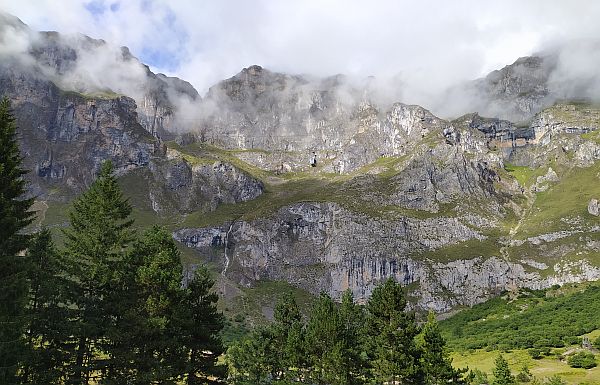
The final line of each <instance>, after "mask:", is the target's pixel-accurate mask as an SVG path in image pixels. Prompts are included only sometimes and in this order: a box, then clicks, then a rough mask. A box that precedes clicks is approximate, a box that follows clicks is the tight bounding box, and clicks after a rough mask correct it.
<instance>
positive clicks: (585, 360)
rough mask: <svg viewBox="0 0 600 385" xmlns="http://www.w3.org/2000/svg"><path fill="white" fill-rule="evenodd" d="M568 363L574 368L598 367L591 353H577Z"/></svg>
mask: <svg viewBox="0 0 600 385" xmlns="http://www.w3.org/2000/svg"><path fill="white" fill-rule="evenodd" d="M567 362H568V363H569V366H570V367H572V368H584V369H590V368H593V367H595V366H596V365H597V364H596V359H595V358H594V355H593V354H592V353H590V352H578V353H575V354H573V355H571V356H570V357H569V358H568V360H567Z"/></svg>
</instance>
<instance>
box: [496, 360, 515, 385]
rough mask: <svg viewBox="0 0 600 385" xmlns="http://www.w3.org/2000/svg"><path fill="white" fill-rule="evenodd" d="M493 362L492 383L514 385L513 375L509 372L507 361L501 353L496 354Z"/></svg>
mask: <svg viewBox="0 0 600 385" xmlns="http://www.w3.org/2000/svg"><path fill="white" fill-rule="evenodd" d="M494 364H495V366H494V371H493V374H494V381H493V382H492V385H515V384H516V383H517V381H516V380H515V377H514V376H513V375H512V373H511V372H510V368H509V367H508V362H506V360H505V359H504V357H502V354H499V355H498V357H497V358H496V361H495V362H494Z"/></svg>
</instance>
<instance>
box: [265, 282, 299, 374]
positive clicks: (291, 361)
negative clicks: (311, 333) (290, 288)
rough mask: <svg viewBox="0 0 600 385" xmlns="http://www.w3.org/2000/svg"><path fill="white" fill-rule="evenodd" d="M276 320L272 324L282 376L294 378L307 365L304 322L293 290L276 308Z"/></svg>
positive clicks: (285, 295) (286, 294) (283, 297)
mask: <svg viewBox="0 0 600 385" xmlns="http://www.w3.org/2000/svg"><path fill="white" fill-rule="evenodd" d="M273 315H274V318H275V322H274V323H273V325H272V326H271V328H272V330H273V335H274V338H275V340H276V347H277V349H278V350H279V351H278V352H277V357H278V359H279V364H278V367H279V371H280V372H281V377H282V378H284V379H288V380H292V379H293V378H296V377H297V376H298V371H299V370H302V369H303V368H304V367H305V365H306V359H305V351H304V350H305V347H304V337H305V336H304V324H303V323H302V315H301V314H300V308H299V307H298V304H297V303H296V300H295V298H294V296H293V295H292V293H291V292H286V293H284V295H283V296H282V298H281V299H280V300H279V301H278V302H277V304H276V306H275V309H274V314H273Z"/></svg>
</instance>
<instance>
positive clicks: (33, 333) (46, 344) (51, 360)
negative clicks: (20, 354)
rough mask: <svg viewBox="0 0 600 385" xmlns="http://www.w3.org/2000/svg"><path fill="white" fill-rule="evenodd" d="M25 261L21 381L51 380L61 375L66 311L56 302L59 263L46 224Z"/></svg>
mask: <svg viewBox="0 0 600 385" xmlns="http://www.w3.org/2000/svg"><path fill="white" fill-rule="evenodd" d="M27 259H28V264H29V275H28V279H29V286H30V294H29V305H28V309H27V315H28V326H27V333H26V337H27V338H26V340H27V345H28V354H27V358H26V359H25V360H24V365H23V369H22V382H24V383H32V384H55V383H58V382H59V380H60V379H61V378H62V376H63V373H62V371H61V367H62V362H63V360H64V356H63V352H62V348H61V337H60V336H61V335H62V334H63V329H62V328H63V327H64V325H65V322H64V320H65V319H66V312H65V309H64V307H62V306H61V304H60V301H61V299H60V293H61V291H60V290H61V287H62V278H61V274H62V266H61V264H60V261H59V258H58V253H57V251H56V249H55V247H54V243H53V241H52V235H51V233H50V231H49V230H48V229H46V228H44V229H42V230H41V231H40V232H39V233H37V234H36V235H35V236H34V238H33V239H32V241H31V245H30V247H29V249H28V251H27Z"/></svg>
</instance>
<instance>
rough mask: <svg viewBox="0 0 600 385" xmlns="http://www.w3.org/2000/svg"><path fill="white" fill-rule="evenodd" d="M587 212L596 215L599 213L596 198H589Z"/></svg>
mask: <svg viewBox="0 0 600 385" xmlns="http://www.w3.org/2000/svg"><path fill="white" fill-rule="evenodd" d="M587 209H588V213H590V214H592V215H594V216H598V215H600V209H599V206H598V199H590V203H588V207H587Z"/></svg>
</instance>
